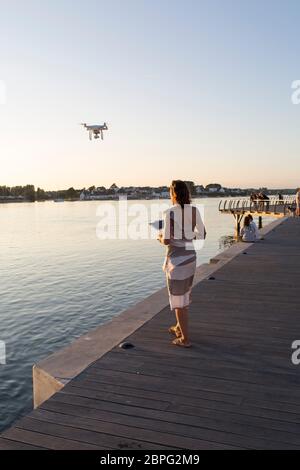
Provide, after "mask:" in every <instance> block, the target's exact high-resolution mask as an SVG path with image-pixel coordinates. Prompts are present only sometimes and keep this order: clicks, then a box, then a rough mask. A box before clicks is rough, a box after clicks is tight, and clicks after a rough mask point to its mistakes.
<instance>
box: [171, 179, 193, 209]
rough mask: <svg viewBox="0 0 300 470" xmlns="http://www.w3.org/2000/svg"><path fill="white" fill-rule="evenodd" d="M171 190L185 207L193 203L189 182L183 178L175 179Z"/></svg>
mask: <svg viewBox="0 0 300 470" xmlns="http://www.w3.org/2000/svg"><path fill="white" fill-rule="evenodd" d="M171 190H172V193H173V195H174V197H175V199H176V202H177V203H178V204H179V205H180V206H181V207H182V208H184V205H185V204H191V195H190V191H189V188H188V186H187V184H186V183H185V182H184V181H181V180H174V181H172V183H171Z"/></svg>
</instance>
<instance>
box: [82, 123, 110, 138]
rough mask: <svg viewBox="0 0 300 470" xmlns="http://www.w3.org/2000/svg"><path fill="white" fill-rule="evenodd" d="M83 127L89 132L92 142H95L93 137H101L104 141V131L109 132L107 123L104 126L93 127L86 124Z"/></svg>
mask: <svg viewBox="0 0 300 470" xmlns="http://www.w3.org/2000/svg"><path fill="white" fill-rule="evenodd" d="M81 125H82V126H83V127H85V128H86V130H87V131H89V136H90V140H93V137H94V139H99V137H100V136H101V139H102V140H103V131H107V130H108V127H107V124H106V122H105V123H104V124H96V125H92V126H89V125H88V124H86V123H85V122H84V123H82V124H81Z"/></svg>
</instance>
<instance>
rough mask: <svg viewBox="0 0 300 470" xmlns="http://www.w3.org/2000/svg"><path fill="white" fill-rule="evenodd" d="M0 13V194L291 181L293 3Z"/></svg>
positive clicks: (100, 2) (33, 0) (230, 1)
mask: <svg viewBox="0 0 300 470" xmlns="http://www.w3.org/2000/svg"><path fill="white" fill-rule="evenodd" d="M0 7H1V10H0V35H1V36H0V38H1V40H0V57H1V61H0V80H2V81H4V83H5V84H6V102H5V104H0V163H1V167H0V170H1V171H0V185H1V184H7V185H17V184H26V183H32V184H35V185H39V186H41V187H43V188H45V189H58V188H65V187H69V186H75V187H78V188H80V187H83V186H90V185H92V184H95V185H105V186H108V185H110V184H111V183H113V182H116V183H117V184H118V185H129V184H132V185H148V184H149V185H163V184H168V183H169V181H170V180H171V179H174V178H181V179H188V180H194V181H195V182H197V183H199V184H208V183H210V182H219V183H221V184H223V185H224V186H242V187H251V186H268V187H296V186H300V158H299V156H300V138H299V136H300V105H298V106H297V105H293V104H292V102H291V94H292V90H291V83H292V82H293V81H294V80H297V79H300V65H299V57H300V41H299V27H300V2H299V1H298V0H295V1H293V0H286V1H283V0H280V1H278V0H263V1H262V0H260V1H253V0H251V1H250V0H219V1H215V0H206V1H201V0H184V1H182V0H180V1H179V0H109V1H108V0H105V1H104V0H85V1H82V0H81V1H79V0H26V1H25V0H24V1H23V0H0ZM105 120H107V121H108V123H109V124H110V129H109V131H108V132H106V134H105V140H104V141H103V142H102V141H100V140H99V141H93V142H90V141H89V139H88V134H87V132H86V131H85V130H84V129H83V128H81V127H80V126H79V123H80V122H88V123H98V122H99V123H101V122H103V121H105Z"/></svg>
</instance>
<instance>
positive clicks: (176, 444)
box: [0, 218, 300, 450]
mask: <svg viewBox="0 0 300 470" xmlns="http://www.w3.org/2000/svg"><path fill="white" fill-rule="evenodd" d="M245 246H246V245H245ZM299 286H300V218H299V219H298V218H289V219H287V220H284V221H283V223H282V224H280V225H278V227H277V228H276V229H274V231H272V232H271V233H270V234H269V235H268V236H267V237H266V238H265V240H263V241H261V242H259V243H256V244H254V245H252V246H250V247H249V248H247V249H246V251H245V252H243V253H241V254H240V255H238V256H237V257H236V258H234V259H233V260H232V261H230V262H229V263H228V264H226V265H224V266H223V267H221V268H220V269H219V270H218V271H217V272H216V274H215V275H214V279H207V280H205V281H203V282H200V283H199V284H198V285H196V287H195V288H194V292H193V304H192V306H191V311H190V313H191V315H190V316H191V321H190V323H191V325H190V326H191V331H192V335H191V340H192V342H193V347H192V348H191V349H183V348H179V347H176V346H173V345H171V338H170V337H169V335H168V333H167V328H168V327H169V326H170V324H172V323H173V316H172V315H171V314H170V311H169V309H168V308H165V309H163V310H162V311H161V312H160V313H159V314H158V315H156V316H155V317H154V318H153V319H152V320H150V321H149V322H148V323H146V324H145V325H144V326H142V327H141V328H140V329H138V330H137V331H136V332H135V333H133V334H132V335H131V336H130V337H129V338H128V341H130V342H131V343H133V344H134V345H135V347H134V348H133V349H128V350H124V349H120V348H118V347H116V348H114V349H112V350H111V351H110V352H109V353H107V354H105V356H104V357H102V358H101V359H99V360H98V361H96V362H95V363H93V364H92V365H91V366H90V367H88V368H87V369H86V370H84V371H83V372H82V373H81V374H80V375H79V376H78V377H77V378H75V379H73V380H71V382H69V384H67V385H66V387H65V388H64V389H62V390H61V391H60V392H58V393H56V394H55V395H54V396H53V397H52V398H50V399H49V400H47V401H46V402H45V403H43V405H42V406H41V407H40V408H38V409H36V410H34V411H33V412H32V413H31V414H30V415H28V416H27V417H25V418H22V419H20V420H19V421H18V422H17V423H16V424H15V426H14V427H12V428H10V429H8V430H7V431H6V432H4V433H3V434H2V436H1V438H0V449H108V450H109V449H121V450H128V449H146V450H156V449H162V450H164V449H165V450H166V449H169V450H172V449H173V450H176V449H194V450H201V449H300V366H295V365H293V364H292V362H291V354H292V349H291V345H292V342H293V341H294V340H297V339H300V311H299V303H300V301H299Z"/></svg>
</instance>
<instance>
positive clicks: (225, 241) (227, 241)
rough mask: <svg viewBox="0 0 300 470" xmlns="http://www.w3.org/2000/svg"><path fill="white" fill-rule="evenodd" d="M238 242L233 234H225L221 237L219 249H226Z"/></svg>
mask: <svg viewBox="0 0 300 470" xmlns="http://www.w3.org/2000/svg"><path fill="white" fill-rule="evenodd" d="M234 243H236V238H235V237H234V236H233V235H223V236H222V237H220V238H219V250H225V249H226V248H229V247H230V246H232V245H233V244H234Z"/></svg>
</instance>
